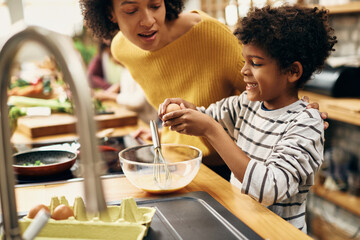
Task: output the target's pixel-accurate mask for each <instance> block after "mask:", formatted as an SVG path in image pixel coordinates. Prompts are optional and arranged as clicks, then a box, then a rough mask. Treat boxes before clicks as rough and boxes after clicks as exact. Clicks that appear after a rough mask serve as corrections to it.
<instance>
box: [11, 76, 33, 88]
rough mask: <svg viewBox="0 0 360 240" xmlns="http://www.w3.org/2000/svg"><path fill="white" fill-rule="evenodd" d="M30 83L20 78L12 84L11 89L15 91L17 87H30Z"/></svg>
mask: <svg viewBox="0 0 360 240" xmlns="http://www.w3.org/2000/svg"><path fill="white" fill-rule="evenodd" d="M29 85H30V83H29V82H27V81H25V80H24V79H21V78H18V79H17V80H16V81H15V82H13V83H11V85H10V89H13V88H15V87H24V86H29Z"/></svg>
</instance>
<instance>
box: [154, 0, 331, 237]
mask: <svg viewBox="0 0 360 240" xmlns="http://www.w3.org/2000/svg"><path fill="white" fill-rule="evenodd" d="M332 34H333V29H332V28H330V26H329V24H328V22H327V11H326V10H319V9H317V8H313V9H310V8H302V7H299V6H294V7H291V6H282V7H278V8H272V7H269V6H266V7H264V8H262V9H255V10H253V11H251V12H249V13H248V15H247V17H244V18H243V19H241V20H240V21H239V23H238V26H237V29H236V30H235V36H237V38H238V39H239V40H240V41H241V42H242V44H243V57H244V63H245V65H244V67H243V68H242V70H241V73H242V74H243V75H244V81H245V83H246V91H245V92H243V93H242V94H241V95H240V96H232V97H229V98H225V99H223V100H221V101H218V102H216V103H214V104H211V105H210V106H209V107H208V108H207V109H205V108H204V107H199V108H196V106H195V105H193V104H192V103H189V102H187V101H185V100H182V99H179V98H172V99H166V100H165V101H164V102H163V103H162V104H160V107H159V116H160V117H161V118H162V120H163V126H164V127H170V129H171V130H172V131H177V132H179V133H183V134H188V135H195V136H201V137H204V138H206V139H207V140H208V141H209V143H210V144H211V145H212V146H213V147H214V148H215V149H216V151H217V152H218V153H219V155H220V156H221V157H222V159H223V160H224V161H225V162H226V164H227V165H228V166H229V168H230V169H231V171H232V175H231V183H233V184H234V185H236V186H238V187H239V188H241V191H242V192H243V193H245V194H248V195H250V196H251V197H253V198H254V199H256V200H257V201H259V202H260V203H262V204H264V205H266V206H268V208H269V209H270V210H272V211H273V212H275V213H276V214H278V215H279V216H281V217H282V218H284V219H285V220H286V221H288V222H290V223H291V224H293V225H294V226H295V227H297V228H298V229H300V230H302V231H303V232H305V233H306V231H307V230H306V223H305V210H306V209H305V208H306V196H307V193H308V192H309V189H310V187H311V186H312V185H313V184H314V175H315V174H316V172H317V171H318V170H319V168H320V166H321V164H322V161H323V149H324V125H323V120H322V119H321V117H320V114H319V113H318V110H316V109H310V108H308V107H307V106H306V105H307V103H305V102H304V101H301V100H299V99H298V90H299V88H301V87H302V86H303V85H304V83H305V82H306V81H307V80H309V79H310V78H311V75H312V74H313V73H314V72H315V71H316V70H320V69H321V67H322V66H323V65H324V62H325V59H326V58H327V57H328V56H329V55H330V53H331V51H334V49H333V46H334V44H335V43H336V42H337V40H336V37H335V36H333V35H332ZM169 103H177V104H178V105H180V107H181V109H180V110H178V111H174V112H170V113H167V114H165V110H166V107H167V105H168V104H169ZM204 113H205V114H204Z"/></svg>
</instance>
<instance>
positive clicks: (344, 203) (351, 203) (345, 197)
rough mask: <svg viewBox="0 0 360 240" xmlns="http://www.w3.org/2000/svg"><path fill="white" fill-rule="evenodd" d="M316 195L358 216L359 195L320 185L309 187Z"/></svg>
mask: <svg viewBox="0 0 360 240" xmlns="http://www.w3.org/2000/svg"><path fill="white" fill-rule="evenodd" d="M311 191H312V192H314V193H315V194H316V195H317V196H319V197H322V198H324V199H326V200H328V201H329V202H332V203H334V204H335V205H337V206H339V207H341V208H343V209H346V210H347V211H349V212H351V213H353V214H355V215H356V216H360V207H359V206H360V197H357V196H353V195H350V194H348V193H346V192H341V191H332V190H328V189H326V188H324V187H323V186H322V185H315V186H313V187H312V188H311Z"/></svg>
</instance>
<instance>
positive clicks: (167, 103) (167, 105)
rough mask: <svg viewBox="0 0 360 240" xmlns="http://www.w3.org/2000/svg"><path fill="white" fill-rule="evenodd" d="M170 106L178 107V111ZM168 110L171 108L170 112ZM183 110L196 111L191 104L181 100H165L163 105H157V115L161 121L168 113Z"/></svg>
mask: <svg viewBox="0 0 360 240" xmlns="http://www.w3.org/2000/svg"><path fill="white" fill-rule="evenodd" d="M170 104H171V105H174V104H176V105H178V109H176V108H175V107H173V106H171V105H170ZM170 108H171V110H170ZM185 108H190V109H196V106H195V105H194V104H192V103H189V102H187V101H185V100H183V99H181V98H167V99H165V100H164V102H163V103H161V104H160V105H159V110H158V115H159V118H160V119H162V117H163V116H164V115H165V114H166V113H168V112H170V111H175V110H180V109H185Z"/></svg>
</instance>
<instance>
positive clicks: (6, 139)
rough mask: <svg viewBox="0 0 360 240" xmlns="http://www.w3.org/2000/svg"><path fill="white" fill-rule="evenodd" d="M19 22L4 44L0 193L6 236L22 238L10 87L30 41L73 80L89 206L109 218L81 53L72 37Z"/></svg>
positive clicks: (1, 55)
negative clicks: (19, 58)
mask: <svg viewBox="0 0 360 240" xmlns="http://www.w3.org/2000/svg"><path fill="white" fill-rule="evenodd" d="M15 25H16V26H15V28H16V31H15V32H14V33H12V34H10V37H8V38H7V40H5V42H4V44H3V45H2V46H0V108H1V109H0V135H1V136H0V196H1V210H2V219H3V225H4V232H3V238H5V239H21V232H20V228H19V223H18V215H17V210H16V201H15V187H14V186H15V177H14V170H13V167H12V164H13V158H12V150H11V143H10V136H11V133H10V127H9V126H10V125H9V117H8V107H7V100H8V96H7V88H8V84H9V79H10V70H11V64H12V62H13V60H14V58H15V56H16V54H17V53H18V51H19V50H20V49H21V47H22V46H23V45H24V44H25V43H26V42H29V41H33V42H37V43H39V44H40V45H42V46H43V47H45V49H47V50H48V51H49V52H50V53H51V54H53V56H54V57H55V59H56V61H57V63H58V64H59V67H60V68H61V71H62V72H63V74H64V80H65V81H66V82H67V83H68V84H69V87H70V90H71V92H72V96H73V100H74V104H75V113H76V116H77V120H78V121H77V128H76V129H77V131H78V134H79V138H80V139H79V140H80V145H81V148H82V151H81V161H82V167H83V170H84V171H83V173H84V188H85V189H84V192H85V201H86V209H87V211H88V212H91V213H95V214H101V215H102V216H104V217H105V218H106V216H107V211H106V209H107V208H106V202H105V199H104V194H103V188H102V185H101V180H100V172H99V170H98V169H101V167H99V166H102V164H103V162H102V160H101V157H100V153H99V151H98V147H97V142H96V137H95V134H96V125H95V121H94V110H93V103H92V99H91V94H90V87H89V85H88V81H87V77H86V73H85V67H84V63H83V61H82V60H81V57H80V54H79V53H78V52H77V51H76V50H75V48H74V46H73V43H72V40H71V38H70V37H67V36H64V35H60V34H58V33H55V32H52V31H49V30H46V29H44V28H40V27H35V26H25V25H24V24H23V23H22V22H18V23H17V24H15Z"/></svg>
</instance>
